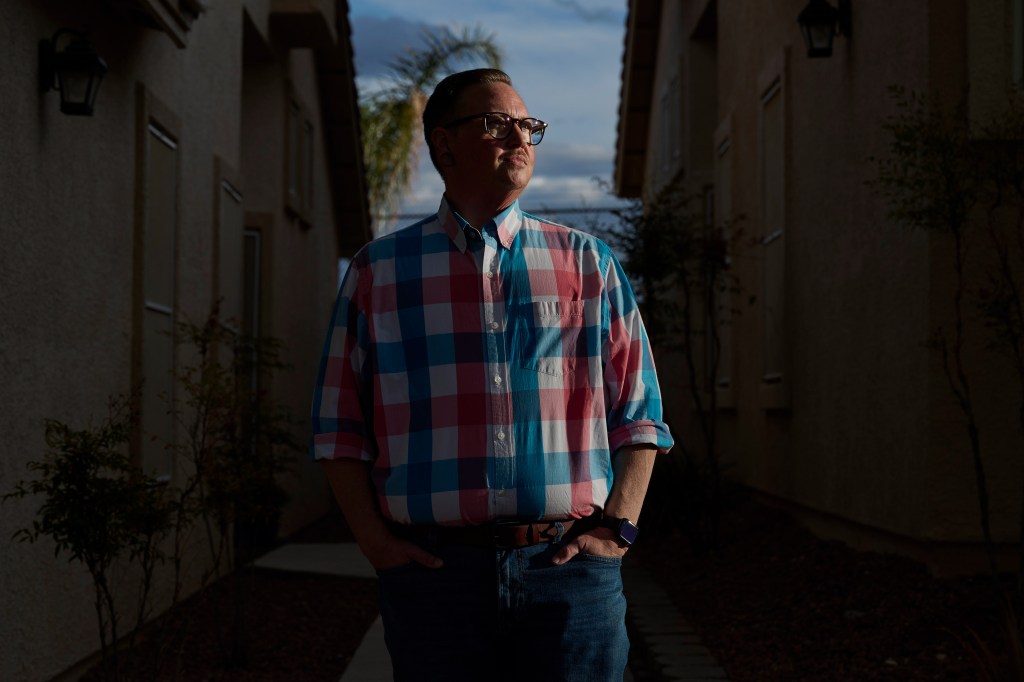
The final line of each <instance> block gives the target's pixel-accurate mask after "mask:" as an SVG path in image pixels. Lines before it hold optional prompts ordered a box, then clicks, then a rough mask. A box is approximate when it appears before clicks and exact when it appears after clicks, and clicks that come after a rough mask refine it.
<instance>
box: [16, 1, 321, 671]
mask: <svg viewBox="0 0 1024 682" xmlns="http://www.w3.org/2000/svg"><path fill="white" fill-rule="evenodd" d="M209 4H210V10H209V11H208V12H206V13H205V14H203V15H202V16H201V17H200V18H199V19H198V20H197V21H196V22H195V23H194V25H193V27H192V29H191V30H190V31H189V32H188V35H187V46H186V48H184V49H180V48H178V47H176V46H175V45H174V43H173V42H172V41H171V39H170V38H169V37H168V36H167V35H166V34H164V33H161V32H159V31H156V30H152V29H148V28H143V27H140V26H137V25H133V24H131V23H129V22H126V21H123V20H121V19H119V18H118V17H113V16H110V15H108V14H107V11H108V10H106V9H97V8H96V6H95V4H94V3H77V2H65V1H60V0H47V1H44V2H33V3H25V2H18V3H12V2H4V3H0V38H2V40H3V44H4V51H5V59H4V60H3V62H2V65H0V88H2V89H3V91H4V92H5V93H7V94H6V96H5V97H3V98H2V100H0V120H3V122H4V124H3V125H2V126H0V235H2V239H3V244H2V246H0V317H2V319H3V324H2V325H0V385H2V386H3V390H2V391H0V433H2V434H3V445H2V448H3V456H2V457H0V492H7V491H8V490H9V489H10V488H11V487H12V486H13V484H14V482H16V481H18V480H21V479H23V478H26V477H29V474H30V472H28V471H27V469H26V468H25V465H26V463H27V462H29V461H32V460H37V459H40V458H41V457H42V455H43V453H44V450H45V446H44V442H43V420H44V419H45V418H56V419H60V420H62V421H65V422H67V423H69V424H71V425H73V426H76V427H85V426H87V425H90V424H96V423H97V422H98V421H99V420H100V419H101V418H102V417H103V416H104V415H105V413H106V401H107V398H108V396H111V395H116V394H126V393H128V392H129V391H130V386H131V381H132V374H131V366H130V357H131V352H132V344H133V338H132V333H133V332H132V320H133V299H132V292H133V286H135V284H134V282H133V278H132V259H133V234H134V229H135V228H134V226H135V214H134V210H135V199H136V190H137V187H136V168H135V164H136V159H137V154H138V150H137V149H136V130H137V125H136V115H137V110H138V95H137V90H138V87H139V84H143V86H144V88H145V90H146V92H147V93H148V97H149V100H150V101H152V102H155V103H157V106H161V107H163V108H166V110H168V111H169V112H170V113H171V114H172V117H173V118H174V119H176V121H177V124H178V132H179V133H180V139H179V159H180V166H179V173H178V182H179V197H178V204H177V206H178V221H177V226H178V237H179V241H178V255H177V267H178V296H177V305H178V314H179V319H181V318H182V317H187V318H189V319H192V320H194V321H201V320H202V319H204V318H205V315H206V313H207V311H208V310H209V307H210V305H211V302H212V301H213V299H214V290H213V282H214V279H213V277H214V267H215V266H214V258H213V254H214V241H215V236H216V235H215V231H214V225H215V218H214V215H215V203H214V202H215V196H216V191H217V190H216V188H217V183H218V181H219V179H218V178H217V177H215V168H216V165H215V159H216V158H220V159H221V160H222V162H223V164H224V165H225V166H227V167H229V168H231V169H233V170H234V171H236V180H237V182H238V184H239V188H240V189H241V191H242V194H243V197H244V199H243V208H244V210H245V212H246V215H247V216H255V217H256V218H258V220H257V222H258V223H259V226H260V227H261V228H262V229H263V230H264V231H265V235H264V236H265V239H264V248H265V249H267V252H266V254H265V259H264V267H265V272H264V323H265V326H264V327H263V330H262V331H263V333H264V334H268V335H271V336H275V337H277V338H279V339H281V340H282V341H283V342H284V343H285V345H286V348H287V351H286V356H285V358H284V359H285V360H286V361H287V362H288V363H289V364H290V365H291V367H292V368H291V369H290V370H289V371H287V372H286V373H284V374H282V375H281V376H280V377H279V378H278V380H277V381H276V382H275V384H274V386H273V390H274V393H275V396H276V397H277V398H278V399H280V400H283V401H286V402H287V404H288V405H289V406H290V408H291V410H292V412H293V414H294V416H295V417H296V419H297V420H298V421H299V426H298V427H297V433H296V435H297V437H298V438H299V439H300V440H301V441H303V442H304V441H305V440H306V438H307V437H308V434H307V426H306V423H307V422H308V419H307V415H308V409H309V397H310V394H311V390H312V381H313V377H314V375H315V369H316V365H317V362H318V360H319V354H320V346H321V343H322V338H323V332H324V329H325V328H326V325H327V322H328V316H329V314H330V307H331V304H332V302H333V299H334V295H335V290H336V283H337V265H336V263H337V252H338V246H337V243H338V236H337V235H338V232H337V223H336V220H335V216H334V214H333V209H332V205H333V204H332V201H331V196H332V192H333V191H335V188H334V187H332V185H331V184H330V178H329V177H328V174H327V166H328V163H327V159H326V157H325V154H326V151H325V149H326V147H325V145H324V144H323V143H322V142H320V141H319V136H320V134H321V131H322V130H323V126H322V124H321V121H320V102H319V95H318V91H317V81H316V76H315V73H314V63H313V57H312V51H311V50H308V49H294V50H289V49H287V48H286V47H284V46H281V45H279V44H277V43H275V42H274V40H273V37H272V36H270V35H268V28H267V27H268V20H267V12H268V11H269V3H268V2H266V1H260V2H256V1H251V2H250V1H246V2H243V0H223V1H221V0H218V1H217V2H214V3H209ZM101 6H102V7H105V5H102V4H101ZM244 8H247V9H244ZM243 11H248V12H249V16H250V19H251V22H250V23H251V27H252V26H254V27H256V28H255V30H250V31H248V33H249V35H247V36H246V37H245V40H253V41H256V42H259V41H262V45H259V46H257V47H258V48H259V49H258V50H257V52H258V53H259V54H260V55H261V57H260V59H258V60H256V63H252V62H250V61H248V60H246V61H245V62H243V35H244V34H246V33H247V32H246V30H245V29H244V28H243V23H244V22H243ZM65 26H70V27H82V28H85V29H87V30H89V31H90V38H91V41H92V43H93V45H94V46H95V47H96V49H97V51H98V52H99V53H100V54H101V55H102V56H103V57H104V59H105V60H106V61H107V63H108V65H109V67H110V72H109V73H108V75H107V77H106V79H105V80H104V82H103V84H102V87H101V89H100V93H99V97H98V100H97V105H96V114H95V116H93V117H91V118H85V117H70V116H65V115H62V114H61V113H60V112H59V99H58V95H57V94H56V93H55V92H51V93H49V94H46V95H40V94H39V93H38V89H37V86H36V77H37V74H36V71H37V53H36V50H37V42H38V40H39V39H41V38H49V37H50V36H51V35H52V34H53V33H54V31H55V30H56V29H58V28H60V27H65ZM257 39H258V40H257ZM246 47H249V46H246ZM246 54H248V53H246ZM243 74H244V78H243ZM289 80H290V82H291V83H292V84H293V85H294V87H295V88H296V90H297V91H298V92H299V93H300V94H301V97H302V98H303V100H304V102H305V103H306V104H307V105H308V106H309V111H310V115H311V117H312V120H313V123H314V126H315V129H316V132H317V135H318V143H317V144H316V145H315V146H314V150H315V157H314V158H315V168H316V170H315V177H316V180H315V183H316V184H315V197H316V198H315V205H314V210H313V212H312V214H311V220H310V224H309V225H308V226H302V225H299V224H298V221H296V220H294V219H293V218H292V217H291V216H290V215H289V214H288V213H287V212H286V211H285V209H284V204H285V201H284V190H283V188H284V179H283V173H284V165H283V161H282V159H283V144H284V131H285V118H284V117H285V112H286V102H287V100H286V85H287V82H288V81H289ZM243 83H244V92H243ZM285 482H286V484H287V487H288V488H289V489H290V491H291V492H292V499H293V502H292V504H291V505H290V506H289V508H288V509H287V510H286V514H285V517H284V519H283V520H282V531H284V532H288V531H291V530H294V529H296V528H298V527H300V526H301V525H304V524H305V523H308V522H309V521H311V520H313V519H315V518H316V517H318V516H319V515H320V514H322V513H323V512H324V511H326V510H327V509H328V508H329V505H330V504H331V500H330V497H329V495H328V493H327V489H326V485H325V483H324V481H323V478H322V476H321V475H320V472H319V469H318V468H316V467H315V466H314V465H312V464H311V463H309V462H308V461H307V459H306V456H305V454H304V453H297V454H296V456H295V467H294V470H293V472H292V473H291V474H290V475H289V476H288V477H287V479H286V481H285ZM38 503H39V501H38V500H33V499H25V500H21V501H13V502H8V503H6V504H4V505H3V507H2V513H0V538H3V540H2V541H0V613H4V614H8V617H7V618H4V619H3V623H2V624H0V641H3V642H4V644H3V646H2V647H0V679H4V680H26V681H32V680H46V679H50V678H52V677H53V676H55V675H57V674H59V673H61V672H62V671H63V670H65V669H67V668H68V667H69V666H71V665H73V664H74V663H76V661H79V660H81V659H83V658H85V657H88V656H90V655H91V654H93V652H95V651H96V650H97V649H98V646H99V641H98V637H97V633H96V625H95V622H94V616H93V610H92V603H91V597H90V592H91V585H90V583H89V580H88V577H87V575H86V573H85V570H84V569H83V568H82V567H80V566H78V565H74V566H71V565H68V564H67V563H66V561H65V559H64V558H63V557H62V558H60V559H57V560H55V559H54V557H53V547H52V545H50V544H49V543H48V542H41V543H38V544H36V545H26V544H15V543H12V542H10V541H9V540H8V538H10V537H11V534H12V533H13V531H14V530H15V529H17V528H21V527H24V526H27V525H28V524H30V523H31V520H32V518H33V516H34V514H35V510H36V508H37V506H38Z"/></svg>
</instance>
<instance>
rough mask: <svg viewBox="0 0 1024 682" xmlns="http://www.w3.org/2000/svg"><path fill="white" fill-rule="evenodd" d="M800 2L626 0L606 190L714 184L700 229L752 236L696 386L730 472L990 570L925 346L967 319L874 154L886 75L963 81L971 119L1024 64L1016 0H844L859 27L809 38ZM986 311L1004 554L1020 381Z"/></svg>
mask: <svg viewBox="0 0 1024 682" xmlns="http://www.w3.org/2000/svg"><path fill="white" fill-rule="evenodd" d="M807 4H808V3H807V0H785V1H783V2H770V3H769V2H744V1H743V0H679V1H675V0H664V1H662V0H631V1H630V3H629V18H628V25H627V36H626V45H625V55H624V64H623V79H622V94H621V107H620V117H619V129H618V151H617V160H616V175H615V190H616V193H617V194H618V195H619V196H622V197H634V198H641V199H643V200H645V202H651V201H653V200H654V198H655V197H656V196H657V195H658V193H659V192H660V191H662V190H663V189H664V188H666V187H669V186H672V185H673V184H675V185H676V186H677V187H678V188H679V189H680V191H682V192H684V193H686V194H687V195H692V196H699V197H704V198H705V214H706V216H707V221H708V226H709V227H718V228H722V227H723V226H729V227H728V228H727V229H736V230H740V231H742V233H743V235H744V236H743V238H742V240H740V243H741V248H739V249H737V250H736V251H735V253H734V255H733V258H732V262H731V266H730V267H731V271H732V274H733V275H735V277H736V281H737V282H738V289H737V291H735V292H733V293H732V294H731V298H730V300H728V302H727V303H726V304H725V305H724V306H723V307H724V308H725V309H727V310H728V311H729V313H728V314H727V315H723V317H724V318H726V319H725V320H724V321H723V322H722V323H721V324H720V326H719V333H720V334H721V341H722V358H721V366H720V369H719V372H718V376H717V377H714V385H713V386H710V385H709V386H705V387H703V388H702V390H703V391H704V392H705V395H707V394H709V393H710V391H714V392H715V395H716V398H717V403H718V407H719V416H718V428H719V437H720V440H721V447H720V453H721V457H722V461H723V465H724V467H725V473H726V475H727V476H728V477H729V478H731V479H733V480H735V481H738V482H739V483H741V484H743V485H745V486H748V487H749V488H751V489H753V490H755V491H758V492H759V493H761V494H763V496H764V497H765V498H767V499H770V500H773V501H775V502H778V503H781V504H784V505H786V506H788V507H789V508H790V509H792V510H793V511H794V512H796V513H797V515H798V516H799V517H800V518H801V519H802V520H803V521H805V522H806V523H807V525H809V526H810V527H811V528H812V529H814V530H816V531H817V532H819V533H822V534H824V535H826V536H829V537H836V538H841V539H843V540H845V541H847V542H850V543H852V544H854V545H855V546H858V547H864V548H871V549H881V550H886V551H895V552H900V553H903V554H907V555H910V556H913V557H916V558H918V559H920V560H922V561H924V562H926V563H927V564H928V565H929V566H930V567H931V568H932V569H933V570H935V571H936V572H939V573H943V572H953V571H974V570H983V569H984V568H985V567H986V566H987V561H986V560H985V559H984V556H985V555H984V552H983V551H982V550H981V539H982V534H981V531H980V524H979V506H978V492H977V485H976V478H975V468H974V463H973V461H972V457H971V449H970V444H969V439H968V436H967V431H966V428H965V419H964V416H963V413H962V412H961V411H960V409H959V408H958V406H957V403H956V401H955V400H954V397H953V394H952V392H951V390H950V387H949V383H948V381H947V378H946V375H945V372H944V369H943V362H942V357H941V353H940V352H939V351H938V350H937V349H936V348H935V347H934V346H928V344H927V342H928V341H929V339H930V338H931V336H932V334H933V333H934V332H935V330H936V329H939V328H944V329H947V330H948V329H950V328H951V325H952V324H953V295H954V293H953V292H954V291H955V283H954V276H953V268H952V265H951V263H952V259H951V246H950V243H949V240H948V239H944V238H942V237H941V236H937V235H934V234H932V233H929V232H923V231H912V230H910V229H908V228H906V227H903V226H900V225H896V224H894V223H893V222H892V221H891V220H889V219H888V218H887V204H886V201H885V199H884V197H883V196H881V194H880V193H879V191H878V190H877V188H874V187H873V186H871V185H870V184H869V182H870V181H872V180H873V179H875V178H876V177H877V174H878V169H877V166H876V165H875V163H874V162H873V161H872V157H876V158H880V157H884V156H885V155H886V154H888V152H889V147H888V144H889V140H888V138H887V137H886V134H885V132H884V130H883V127H882V123H883V120H884V119H885V117H887V116H889V115H891V114H893V113H894V112H895V111H896V103H895V102H894V100H893V98H892V97H891V96H890V94H889V93H888V89H889V86H893V85H897V86H902V87H904V88H906V89H907V90H908V91H914V92H918V93H921V94H923V95H926V96H935V97H938V98H939V99H941V100H942V101H944V102H946V103H950V104H955V103H957V102H959V101H961V98H963V97H964V96H965V93H966V100H965V101H966V106H967V111H968V116H970V117H971V120H976V119H978V120H980V119H981V118H982V117H983V116H985V115H986V114H987V113H989V112H992V111H994V110H995V109H997V108H998V106H1000V104H1001V103H1005V101H1006V96H1007V93H1008V92H1009V91H1010V90H1011V89H1012V88H1013V87H1014V84H1015V83H1019V82H1020V79H1021V75H1022V73H1024V64H1022V54H1024V45H1022V41H1024V38H1022V35H1024V33H1022V31H1021V30H1020V27H1021V25H1022V23H1021V22H1022V21H1024V20H1022V16H1024V9H1022V3H1021V2H1019V1H1017V0H985V1H982V2H975V1H973V0H972V1H971V2H967V1H966V0H951V1H950V2H926V1H925V0H917V1H913V2H902V3H889V2H884V1H883V0H852V1H850V2H841V3H840V4H845V5H846V6H847V7H849V8H850V18H851V26H850V30H849V31H848V35H838V36H836V38H835V45H834V52H833V54H832V56H831V57H829V58H815V59H810V58H808V56H807V54H806V50H805V46H804V41H803V38H802V35H801V31H800V26H799V25H798V23H797V17H798V15H800V13H801V11H802V10H803V9H804V8H805V7H806V6H807ZM831 6H833V7H835V2H833V3H832V5H831ZM975 318H976V316H975ZM983 331H984V330H982V329H980V323H978V321H977V319H972V320H969V326H968V336H967V338H968V343H967V345H966V347H965V364H966V365H967V366H968V367H969V368H970V372H971V376H972V378H973V381H974V385H973V396H974V401H975V409H976V413H977V415H978V423H979V432H980V434H981V437H982V449H983V453H984V463H985V467H986V472H985V473H986V480H987V486H988V495H989V496H990V504H991V527H992V535H993V538H994V540H995V542H996V543H997V544H998V545H999V549H1000V550H1001V551H1005V552H1006V555H1005V556H1007V557H1012V556H1013V551H1012V550H1013V547H1012V546H1013V545H1014V544H1015V543H1017V542H1018V541H1019V532H1020V509H1021V498H1022V460H1021V457H1020V454H1019V453H1020V449H1021V447H1020V445H1021V440H1020V437H1021V436H1020V431H1019V422H1018V418H1017V412H1016V410H1017V409H1018V407H1019V405H1020V395H1019V386H1017V385H1016V384H1015V383H1014V381H1013V380H1011V379H1010V378H1009V377H1008V373H1007V372H1006V370H1005V369H1000V368H1001V367H1005V365H1002V364H1000V363H1001V362H1002V360H1001V359H999V358H997V357H996V354H995V353H994V352H993V351H992V350H991V349H990V348H987V347H986V345H985V336H984V334H983ZM689 341H690V343H696V344H701V343H702V340H701V339H691V340H689ZM702 352H703V351H698V353H697V357H701V354H702ZM662 362H664V364H665V365H666V366H667V367H668V369H667V370H663V371H662V374H663V376H665V377H666V382H665V383H666V384H667V385H665V386H663V391H665V392H666V397H665V402H666V405H667V409H668V411H669V420H670V423H671V426H672V429H673V431H674V432H675V433H676V434H678V435H679V436H681V437H682V438H683V439H686V440H687V441H688V442H689V443H690V444H691V445H693V446H694V447H699V446H697V445H696V444H697V443H699V441H700V439H699V436H698V434H697V428H696V426H695V423H696V419H695V418H694V414H693V412H692V402H691V401H690V400H689V399H688V397H687V396H688V386H689V384H688V381H689V380H688V379H687V378H686V376H687V375H686V372H684V371H676V370H677V368H676V367H674V366H673V363H674V362H676V360H673V358H672V356H671V354H669V353H663V354H662V357H661V358H660V359H659V364H661V363H662Z"/></svg>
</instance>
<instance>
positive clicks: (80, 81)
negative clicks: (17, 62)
mask: <svg viewBox="0 0 1024 682" xmlns="http://www.w3.org/2000/svg"><path fill="white" fill-rule="evenodd" d="M64 34H71V35H73V36H75V38H74V39H72V41H71V42H70V44H68V46H67V47H65V48H64V49H63V50H61V51H60V52H57V40H58V39H59V38H60V37H61V36H62V35H64ZM106 73H107V63H106V62H105V61H103V60H102V59H101V58H100V56H99V55H98V54H96V50H94V49H93V48H92V45H90V44H89V41H88V40H86V39H85V34H84V33H79V32H78V31H72V30H71V29H67V28H62V29H60V30H59V31H57V32H56V33H54V34H53V38H51V39H50V40H46V39H43V40H40V41H39V90H40V91H41V92H48V91H50V90H53V89H56V90H59V91H60V110H61V112H62V113H65V114H68V115H69V116H92V112H93V105H94V104H95V103H96V92H97V91H98V90H99V88H100V82H101V81H102V80H103V76H104V75H105V74H106Z"/></svg>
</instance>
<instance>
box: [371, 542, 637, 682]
mask: <svg viewBox="0 0 1024 682" xmlns="http://www.w3.org/2000/svg"><path fill="white" fill-rule="evenodd" d="M424 547H425V548H426V549H427V550H429V551H431V552H432V553H434V554H436V555H438V556H440V557H441V558H442V559H443V560H444V567H442V568H439V569H430V568H424V567H423V566H420V565H419V564H414V565H407V566H400V567H398V568H391V569H385V570H382V571H378V572H377V574H378V577H379V578H380V611H381V616H382V619H383V621H384V638H385V641H386V642H387V646H388V652H389V653H390V654H391V663H392V666H393V668H394V673H395V680H399V681H402V680H415V681H417V682H422V681H426V680H444V681H445V682H477V681H480V680H485V681H490V680H509V681H513V680H515V681H516V682H519V681H526V682H542V681H548V680H550V681H551V682H556V681H557V682H567V681H571V680H580V681H585V682H605V681H607V682H612V681H613V680H614V681H615V682H621V680H622V675H623V672H624V671H625V668H626V659H627V656H628V653H629V640H628V639H627V636H626V625H625V615H626V599H625V597H624V596H623V594H622V573H621V568H622V561H621V559H617V558H609V557H598V556H586V555H577V556H576V557H574V558H573V559H572V560H571V561H569V562H568V563H566V564H563V565H561V566H555V565H554V564H552V563H551V557H552V556H554V554H555V552H556V551H557V550H558V548H559V547H561V543H552V544H541V545H535V546H533V547H527V548H525V549H515V550H499V549H488V548H482V547H466V546H461V545H440V546H436V545H435V546H428V543H424Z"/></svg>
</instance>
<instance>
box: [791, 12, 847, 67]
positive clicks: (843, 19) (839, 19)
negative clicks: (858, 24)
mask: <svg viewBox="0 0 1024 682" xmlns="http://www.w3.org/2000/svg"><path fill="white" fill-rule="evenodd" d="M796 20H797V23H799V24H800V31H801V32H802V33H803V34H804V42H805V43H806V44H807V56H808V57H812V58H814V57H831V56H832V41H833V40H834V39H835V37H836V36H837V35H843V36H846V37H847V38H849V37H850V24H851V21H850V0H839V7H838V8H836V7H833V6H832V5H830V4H829V3H828V2H826V0H810V2H808V3H807V7H804V9H803V11H802V12H800V16H798V17H797V18H796Z"/></svg>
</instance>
